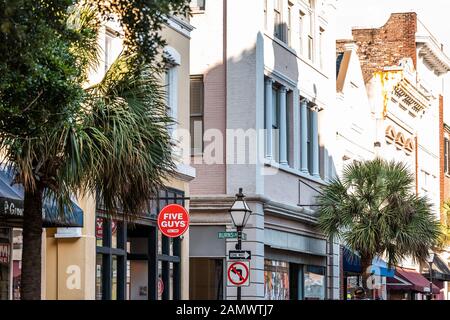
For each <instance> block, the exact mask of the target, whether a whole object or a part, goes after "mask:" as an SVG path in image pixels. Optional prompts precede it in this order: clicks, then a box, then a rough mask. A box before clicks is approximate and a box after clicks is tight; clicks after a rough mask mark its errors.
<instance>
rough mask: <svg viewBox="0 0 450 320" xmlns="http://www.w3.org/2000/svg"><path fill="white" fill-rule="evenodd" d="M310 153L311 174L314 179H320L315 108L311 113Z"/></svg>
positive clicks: (317, 116)
mask: <svg viewBox="0 0 450 320" xmlns="http://www.w3.org/2000/svg"><path fill="white" fill-rule="evenodd" d="M311 131H312V132H311V136H312V137H311V149H312V150H311V152H312V172H311V174H312V175H313V176H314V177H317V178H318V177H320V172H319V114H318V110H317V108H315V109H314V110H313V112H311Z"/></svg>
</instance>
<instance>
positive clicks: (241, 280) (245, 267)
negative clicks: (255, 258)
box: [227, 261, 250, 287]
mask: <svg viewBox="0 0 450 320" xmlns="http://www.w3.org/2000/svg"><path fill="white" fill-rule="evenodd" d="M227 285H228V286H230V287H248V286H249V285H250V262H249V261H236V262H230V261H229V262H228V265H227Z"/></svg>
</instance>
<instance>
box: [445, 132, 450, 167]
mask: <svg viewBox="0 0 450 320" xmlns="http://www.w3.org/2000/svg"><path fill="white" fill-rule="evenodd" d="M449 143H450V141H449V140H448V138H445V139H444V172H445V173H447V174H449V171H450V163H449V161H450V158H449V154H448V153H449V150H450V148H449V147H450V144H449Z"/></svg>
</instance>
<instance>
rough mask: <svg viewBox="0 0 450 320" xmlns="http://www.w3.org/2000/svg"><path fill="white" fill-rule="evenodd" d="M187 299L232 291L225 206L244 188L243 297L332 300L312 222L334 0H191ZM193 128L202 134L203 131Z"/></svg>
mask: <svg viewBox="0 0 450 320" xmlns="http://www.w3.org/2000/svg"><path fill="white" fill-rule="evenodd" d="M193 6H194V11H193V17H192V19H191V23H192V25H193V26H194V27H195V29H194V30H193V31H192V33H191V35H192V38H191V139H192V140H191V141H192V145H193V148H192V151H193V155H192V164H193V166H194V167H195V168H196V173H197V176H196V179H195V180H194V181H193V182H192V183H191V201H190V214H191V228H190V236H191V241H190V244H191V246H190V257H191V258H190V298H191V299H235V298H236V287H233V286H227V267H226V261H227V255H228V251H229V250H233V249H234V248H235V244H236V240H235V239H219V237H218V233H219V232H224V231H233V230H234V226H233V225H232V223H231V218H230V216H229V213H228V209H229V208H230V207H231V204H232V202H233V200H234V195H235V193H236V192H237V191H238V189H239V188H243V190H244V193H245V194H246V196H247V198H246V199H247V202H248V203H249V205H250V207H251V209H252V215H251V217H250V219H249V221H248V223H247V226H246V228H245V230H244V233H245V234H246V240H245V241H244V242H243V249H244V250H250V251H251V252H252V258H251V261H250V269H251V270H250V285H249V286H247V287H243V288H242V298H243V299H338V298H339V246H338V245H337V244H335V243H330V242H329V241H328V239H326V238H325V237H324V236H323V235H322V234H321V233H320V232H319V231H318V230H317V228H316V222H317V215H316V213H315V211H316V209H317V207H316V206H315V196H317V194H318V191H319V189H320V186H321V185H323V184H325V183H326V182H327V180H329V179H330V177H332V175H333V174H334V172H336V169H335V165H334V161H333V152H334V151H333V149H332V146H333V144H334V141H335V134H336V132H335V130H334V129H333V127H334V125H335V123H334V121H333V116H332V112H331V109H332V108H334V107H335V101H336V94H335V87H336V65H335V63H334V61H335V52H336V51H335V50H336V47H335V36H334V34H333V32H334V24H335V21H334V17H335V10H336V7H335V1H319V0H310V1H307V0H296V1H288V0H267V1H264V0H249V1H237V0H228V1H221V0H211V1H208V0H207V1H193ZM202 137H203V139H202Z"/></svg>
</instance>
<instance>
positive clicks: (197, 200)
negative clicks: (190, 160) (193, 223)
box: [189, 195, 317, 225]
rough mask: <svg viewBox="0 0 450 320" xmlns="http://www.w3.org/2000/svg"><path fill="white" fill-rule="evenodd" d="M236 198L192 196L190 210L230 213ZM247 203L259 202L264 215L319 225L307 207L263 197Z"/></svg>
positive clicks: (250, 197)
mask: <svg viewBox="0 0 450 320" xmlns="http://www.w3.org/2000/svg"><path fill="white" fill-rule="evenodd" d="M234 199H235V197H234V196H228V195H207V196H196V195H191V197H190V202H189V210H190V211H191V212H192V213H219V212H228V210H229V209H230V207H231V205H232V204H233V201H234ZM245 199H246V201H247V202H250V203H251V202H258V203H261V204H262V205H263V208H264V213H265V214H270V215H273V216H278V217H282V218H284V219H289V220H293V221H298V222H303V223H306V224H310V225H316V224H317V214H316V212H315V211H314V210H311V209H309V208H306V207H300V206H292V205H286V204H283V203H279V202H276V201H272V200H270V199H269V198H268V197H266V196H263V195H249V196H247V197H246V198H245Z"/></svg>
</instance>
